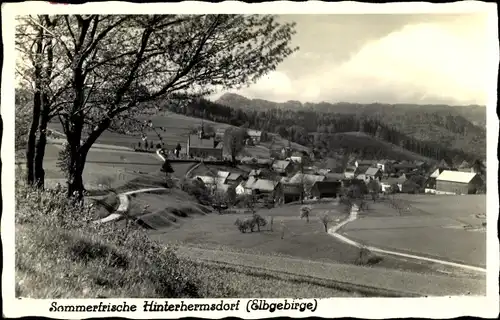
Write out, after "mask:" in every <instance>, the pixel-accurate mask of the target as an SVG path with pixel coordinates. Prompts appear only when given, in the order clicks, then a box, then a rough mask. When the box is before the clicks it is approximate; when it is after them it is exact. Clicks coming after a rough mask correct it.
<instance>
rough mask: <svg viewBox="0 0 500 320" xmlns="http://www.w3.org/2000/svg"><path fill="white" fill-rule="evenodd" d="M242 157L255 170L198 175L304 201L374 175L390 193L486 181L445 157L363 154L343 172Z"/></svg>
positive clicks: (439, 190)
mask: <svg viewBox="0 0 500 320" xmlns="http://www.w3.org/2000/svg"><path fill="white" fill-rule="evenodd" d="M297 157H298V156H297ZM299 158H300V157H299ZM242 163H243V165H242V167H243V166H246V167H247V168H248V169H249V170H247V171H243V170H240V172H238V173H236V172H229V171H219V172H217V174H216V175H213V176H195V177H194V178H195V179H198V180H200V181H202V182H203V183H204V184H205V185H206V186H207V187H208V188H209V189H211V190H218V191H224V192H225V191H227V190H228V189H229V188H231V187H232V188H234V189H235V192H236V194H237V195H247V194H254V195H260V196H262V197H264V196H266V197H270V198H272V199H273V201H274V202H275V203H288V202H293V201H299V200H300V199H301V198H304V197H308V198H317V199H321V198H335V197H337V195H338V194H339V192H340V189H341V188H342V187H348V186H349V185H351V184H358V185H359V186H361V187H364V188H365V189H364V190H366V186H367V185H368V184H369V183H370V181H376V182H377V183H378V185H379V186H380V191H381V192H384V193H386V192H401V193H423V192H426V193H435V194H473V193H477V192H478V190H479V189H480V186H481V185H482V184H483V183H484V182H483V181H482V179H481V177H480V175H479V174H478V173H476V172H474V169H473V168H471V167H470V166H469V165H468V164H467V163H463V165H461V166H459V168H453V167H451V166H450V165H448V164H447V163H446V162H444V161H442V162H441V163H439V164H438V165H435V166H433V167H431V166H429V165H428V164H427V163H425V162H423V161H393V160H357V161H355V162H354V163H353V164H352V165H349V166H347V168H346V169H345V170H344V172H342V173H334V172H331V170H330V169H318V168H316V167H313V166H311V167H304V166H301V165H300V163H301V160H299V159H296V160H295V161H294V160H292V159H290V158H287V159H285V160H272V159H250V160H249V161H248V162H245V159H242ZM299 168H300V169H299ZM414 176H415V178H412V177H414ZM417 177H418V178H417Z"/></svg>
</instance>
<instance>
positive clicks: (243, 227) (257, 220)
mask: <svg viewBox="0 0 500 320" xmlns="http://www.w3.org/2000/svg"><path fill="white" fill-rule="evenodd" d="M234 225H235V226H236V227H237V228H238V230H240V232H241V233H245V232H247V231H249V232H253V230H254V228H255V227H257V230H258V231H260V228H261V227H264V226H266V225H267V220H266V219H264V218H263V217H262V216H260V215H258V214H254V215H253V216H252V217H249V218H245V219H240V218H238V219H236V221H235V222H234Z"/></svg>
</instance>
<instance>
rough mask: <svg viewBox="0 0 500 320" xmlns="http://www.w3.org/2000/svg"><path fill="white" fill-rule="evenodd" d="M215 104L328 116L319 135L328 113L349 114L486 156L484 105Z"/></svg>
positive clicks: (231, 100)
mask: <svg viewBox="0 0 500 320" xmlns="http://www.w3.org/2000/svg"><path fill="white" fill-rule="evenodd" d="M216 103H217V104H222V105H225V106H229V107H231V108H235V109H241V110H243V111H245V112H250V113H252V112H255V111H257V112H261V111H262V112H266V113H267V112H275V113H277V114H282V113H288V112H290V111H295V112H299V113H303V112H306V113H308V112H310V113H312V114H314V113H321V114H326V116H325V120H326V121H327V122H328V123H326V122H325V121H319V123H318V122H316V123H313V124H312V125H313V126H317V129H316V130H317V131H318V132H325V130H326V131H328V132H331V129H325V128H324V126H326V127H329V125H330V122H331V121H330V120H328V119H330V117H329V114H335V116H336V117H338V116H339V115H350V116H355V117H356V118H357V119H375V120H377V121H378V122H380V123H382V124H383V125H384V126H386V127H389V128H391V129H396V130H397V131H398V132H399V133H403V134H405V135H407V136H408V137H411V138H414V139H416V140H419V141H422V142H426V143H429V144H439V145H442V146H446V147H449V148H451V149H457V150H463V151H464V152H465V153H468V154H476V155H478V156H480V157H484V156H485V155H486V127H485V126H486V108H485V107H483V106H448V105H415V104H413V105H412V104H398V105H388V104H380V103H373V104H354V103H335V104H331V103H326V102H323V103H304V104H302V103H300V102H298V101H288V102H284V103H276V102H271V101H266V100H261V99H247V98H245V97H243V96H240V95H237V94H224V95H223V96H221V97H220V98H219V99H218V100H217V101H216ZM322 117H323V116H322ZM301 126H303V124H301ZM312 129H313V128H309V130H312Z"/></svg>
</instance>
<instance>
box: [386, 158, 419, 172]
mask: <svg viewBox="0 0 500 320" xmlns="http://www.w3.org/2000/svg"><path fill="white" fill-rule="evenodd" d="M392 167H393V171H394V172H395V173H396V174H398V175H400V174H403V173H410V172H412V171H414V170H415V169H418V167H417V165H416V164H414V163H410V162H408V161H403V162H401V163H396V164H394V165H393V166H392Z"/></svg>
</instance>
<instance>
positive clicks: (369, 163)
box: [354, 160, 377, 167]
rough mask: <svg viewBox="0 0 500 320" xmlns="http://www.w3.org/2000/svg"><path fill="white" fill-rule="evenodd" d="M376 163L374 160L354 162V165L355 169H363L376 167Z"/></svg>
mask: <svg viewBox="0 0 500 320" xmlns="http://www.w3.org/2000/svg"><path fill="white" fill-rule="evenodd" d="M376 164H377V161H374V160H356V161H355V162H354V165H355V166H356V167H360V166H364V167H373V166H376Z"/></svg>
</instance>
